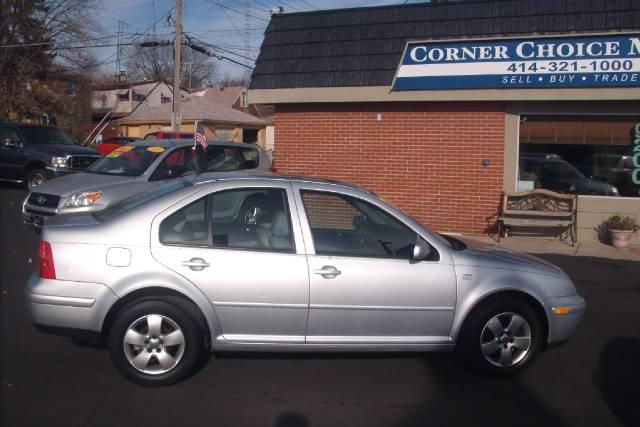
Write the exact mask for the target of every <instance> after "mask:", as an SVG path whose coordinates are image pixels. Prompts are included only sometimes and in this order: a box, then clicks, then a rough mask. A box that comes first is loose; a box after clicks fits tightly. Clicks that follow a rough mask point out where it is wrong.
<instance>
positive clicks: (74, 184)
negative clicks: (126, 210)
mask: <svg viewBox="0 0 640 427" xmlns="http://www.w3.org/2000/svg"><path fill="white" fill-rule="evenodd" d="M136 178H139V177H131V176H117V175H101V174H96V173H87V172H80V173H74V174H71V175H65V176H63V177H60V178H56V179H52V180H51V181H47V182H45V183H44V184H42V185H40V186H38V189H37V190H36V191H37V192H38V193H45V194H54V195H56V196H60V197H68V196H71V195H72V194H75V193H79V192H82V191H105V190H107V189H109V188H111V187H114V186H120V185H122V184H131V183H133V182H134V181H136Z"/></svg>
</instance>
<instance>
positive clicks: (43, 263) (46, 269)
mask: <svg viewBox="0 0 640 427" xmlns="http://www.w3.org/2000/svg"><path fill="white" fill-rule="evenodd" d="M38 258H39V259H40V277H41V278H42V279H55V278H56V268H55V267H54V265H53V253H52V252H51V244H49V242H45V241H44V240H42V241H40V247H39V249H38Z"/></svg>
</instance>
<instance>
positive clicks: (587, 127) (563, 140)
mask: <svg viewBox="0 0 640 427" xmlns="http://www.w3.org/2000/svg"><path fill="white" fill-rule="evenodd" d="M638 146H640V117H637V116H636V117H634V116H611V117H608V116H542V115H530V116H522V117H521V120H520V161H519V173H518V190H519V191H525V190H531V189H534V188H545V189H547V190H552V191H555V192H558V193H569V194H579V195H594V196H616V197H617V196H623V197H640V151H638V148H637V147H638ZM634 150H635V151H634ZM634 156H636V157H637V158H636V160H635V163H634ZM636 165H637V167H636Z"/></svg>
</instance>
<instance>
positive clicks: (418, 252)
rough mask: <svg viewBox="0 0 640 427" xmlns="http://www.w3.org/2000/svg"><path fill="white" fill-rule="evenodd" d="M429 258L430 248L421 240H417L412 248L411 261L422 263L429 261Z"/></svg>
mask: <svg viewBox="0 0 640 427" xmlns="http://www.w3.org/2000/svg"><path fill="white" fill-rule="evenodd" d="M430 256H431V246H429V245H428V244H427V243H426V242H424V241H423V240H421V239H418V241H417V242H416V244H415V245H414V246H413V255H412V257H411V259H412V260H413V261H424V260H425V259H429V257H430Z"/></svg>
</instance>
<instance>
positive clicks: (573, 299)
mask: <svg viewBox="0 0 640 427" xmlns="http://www.w3.org/2000/svg"><path fill="white" fill-rule="evenodd" d="M560 307H566V308H568V313H567V314H556V313H555V312H554V309H557V308H560ZM586 310H587V303H586V302H585V300H584V298H582V297H581V296H580V295H572V296H568V297H558V298H553V299H552V300H551V301H550V307H548V313H547V314H548V318H549V337H548V340H547V343H548V344H551V345H553V344H557V343H563V342H565V341H567V340H568V339H569V338H570V337H571V336H572V335H573V333H574V332H575V330H576V328H577V327H578V325H579V324H580V322H581V321H582V318H583V317H584V314H585V312H586Z"/></svg>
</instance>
